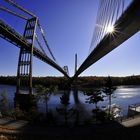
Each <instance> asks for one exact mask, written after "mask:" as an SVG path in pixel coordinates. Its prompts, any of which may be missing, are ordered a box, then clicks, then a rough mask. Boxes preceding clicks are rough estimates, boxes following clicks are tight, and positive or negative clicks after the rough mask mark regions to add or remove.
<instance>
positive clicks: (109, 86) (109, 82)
mask: <svg viewBox="0 0 140 140" xmlns="http://www.w3.org/2000/svg"><path fill="white" fill-rule="evenodd" d="M115 90H116V87H114V86H113V83H112V80H111V77H110V76H108V78H107V79H106V81H105V86H104V88H103V92H104V93H105V94H106V95H107V96H108V100H109V106H108V115H109V116H110V115H111V104H112V95H113V93H114V91H115Z"/></svg>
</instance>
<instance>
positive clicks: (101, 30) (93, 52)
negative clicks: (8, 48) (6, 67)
mask: <svg viewBox="0 0 140 140" xmlns="http://www.w3.org/2000/svg"><path fill="white" fill-rule="evenodd" d="M4 1H5V2H7V3H9V4H10V5H12V6H13V7H15V8H18V9H20V10H21V11H23V12H25V13H26V14H28V15H29V16H30V18H27V17H24V16H23V15H21V14H18V13H15V12H14V11H12V10H10V9H8V8H5V7H3V6H0V10H3V11H5V12H7V13H10V14H12V15H15V16H17V17H19V18H21V19H23V20H26V27H25V29H24V34H23V35H20V34H19V33H18V32H17V31H16V30H15V29H13V28H12V27H10V25H8V24H7V23H5V22H4V21H3V20H0V37H2V38H4V39H5V40H7V41H8V42H10V43H12V44H14V45H15V46H17V47H19V48H20V54H19V61H18V70H17V78H18V80H17V81H18V82H17V93H19V92H20V88H21V85H22V84H23V83H24V82H25V79H26V81H28V82H26V83H27V84H26V86H27V87H28V88H29V93H31V94H32V56H35V57H37V58H38V59H40V60H41V61H44V62H45V63H47V64H49V65H51V66H52V67H54V68H55V69H57V70H58V71H60V72H61V73H62V74H64V75H65V76H66V77H67V78H69V74H68V67H67V66H64V68H62V67H61V66H59V65H58V64H57V63H56V58H55V57H54V55H53V53H52V51H51V49H50V47H49V45H48V42H47V39H46V37H45V34H44V31H43V28H42V26H41V24H40V21H39V18H38V17H37V16H36V15H34V14H33V13H31V12H29V11H28V10H26V9H25V8H23V7H22V6H20V5H18V4H17V3H15V2H14V1H13V0H4ZM124 4H125V3H124V0H100V3H99V8H98V15H97V21H96V26H95V31H94V33H93V38H92V41H91V46H90V54H89V55H88V57H87V58H86V59H85V61H84V62H83V63H82V65H81V66H80V67H79V68H78V69H75V75H74V76H73V79H75V78H76V77H78V75H80V74H81V73H82V72H83V71H84V70H86V69H87V68H88V67H90V66H91V65H92V64H94V63H95V62H97V61H98V60H99V59H101V58H102V57H103V56H105V55H106V54H108V53H109V52H111V51H112V50H113V49H115V48H116V47H118V46H119V45H120V44H122V43H123V42H124V41H126V40H127V39H129V38H130V37H131V36H133V35H134V34H135V33H137V32H138V31H139V30H140V12H139V9H140V1H139V0H132V2H131V3H130V4H129V5H128V7H126V9H124ZM36 28H39V30H40V33H41V35H42V38H43V40H44V42H45V46H46V47H47V48H48V50H49V53H50V55H51V57H52V58H50V57H48V55H47V54H46V53H45V51H44V48H43V47H44V46H43V45H42V42H41V41H40V39H39V38H38V35H37V33H36ZM35 40H36V42H37V43H38V46H39V47H40V49H38V48H37V47H36V46H35V45H34V41H35ZM76 58H77V56H76ZM75 65H76V66H77V64H75ZM22 81H23V82H22Z"/></svg>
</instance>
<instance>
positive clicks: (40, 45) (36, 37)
mask: <svg viewBox="0 0 140 140" xmlns="http://www.w3.org/2000/svg"><path fill="white" fill-rule="evenodd" d="M35 39H36V41H37V43H38V45H39V47H40V48H41V50H42V52H43V53H44V54H45V55H47V54H46V52H45V50H44V49H43V46H42V44H41V42H40V41H39V39H38V36H37V34H36V35H35Z"/></svg>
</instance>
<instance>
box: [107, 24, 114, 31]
mask: <svg viewBox="0 0 140 140" xmlns="http://www.w3.org/2000/svg"><path fill="white" fill-rule="evenodd" d="M114 31H115V29H114V26H113V25H109V26H108V27H107V29H106V32H107V33H113V32H114Z"/></svg>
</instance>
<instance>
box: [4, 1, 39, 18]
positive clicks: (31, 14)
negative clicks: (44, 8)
mask: <svg viewBox="0 0 140 140" xmlns="http://www.w3.org/2000/svg"><path fill="white" fill-rule="evenodd" d="M4 1H6V2H8V3H9V4H11V5H12V6H14V7H16V8H18V9H20V10H21V11H23V12H25V13H26V14H29V15H30V16H32V17H37V16H36V15H34V14H33V13H31V12H29V11H28V10H26V9H25V8H23V7H22V6H20V5H18V4H17V3H16V2H14V1H13V0H4Z"/></svg>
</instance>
